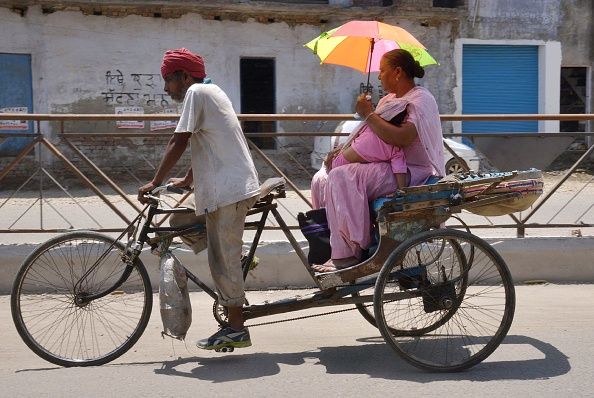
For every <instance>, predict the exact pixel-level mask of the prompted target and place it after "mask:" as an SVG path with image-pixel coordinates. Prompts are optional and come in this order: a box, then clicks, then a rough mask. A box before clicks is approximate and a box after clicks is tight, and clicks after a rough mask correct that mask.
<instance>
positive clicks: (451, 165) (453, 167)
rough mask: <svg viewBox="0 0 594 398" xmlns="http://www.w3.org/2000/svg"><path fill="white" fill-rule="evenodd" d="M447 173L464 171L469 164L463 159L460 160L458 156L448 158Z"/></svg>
mask: <svg viewBox="0 0 594 398" xmlns="http://www.w3.org/2000/svg"><path fill="white" fill-rule="evenodd" d="M445 169H446V174H455V173H464V172H465V171H467V170H468V165H467V164H466V162H464V161H463V160H462V161H460V160H458V159H456V158H453V159H450V160H448V162H447V163H446V165H445Z"/></svg>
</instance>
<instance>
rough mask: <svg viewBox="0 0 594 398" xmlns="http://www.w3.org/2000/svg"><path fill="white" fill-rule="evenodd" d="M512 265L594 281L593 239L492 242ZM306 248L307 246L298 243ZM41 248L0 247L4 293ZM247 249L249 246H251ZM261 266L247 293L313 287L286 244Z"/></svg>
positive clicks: (202, 266)
mask: <svg viewBox="0 0 594 398" xmlns="http://www.w3.org/2000/svg"><path fill="white" fill-rule="evenodd" d="M485 240H486V241H487V242H489V243H490V244H491V245H492V246H493V247H494V248H495V250H497V252H498V253H499V254H500V255H501V256H502V257H503V259H504V260H505V262H506V263H507V265H508V267H509V269H510V272H511V274H512V276H513V278H514V281H515V283H522V282H524V281H528V280H545V281H548V282H581V283H584V282H590V283H591V282H594V237H533V238H487V239H485ZM299 244H300V246H301V248H302V249H304V250H307V248H308V246H307V242H306V241H300V242H299ZM35 247H37V245H36V244H11V245H8V244H0V258H2V266H0V294H7V293H10V290H11V288H12V283H13V281H14V278H15V276H16V273H17V272H18V269H19V268H20V266H21V263H22V262H23V260H24V259H25V257H26V256H27V255H29V253H31V252H32V251H33V250H34V249H35ZM246 250H247V247H246ZM174 253H175V255H176V256H177V257H178V258H179V259H180V260H181V261H182V262H183V263H184V264H185V265H186V266H187V267H188V268H189V269H190V270H191V271H192V272H194V273H196V274H197V275H198V276H199V277H200V278H201V279H203V280H204V281H205V282H206V283H207V284H208V285H210V286H212V280H211V278H210V272H209V270H208V262H207V256H206V253H205V252H202V253H200V254H199V255H197V256H196V255H194V254H193V253H192V252H191V251H189V250H186V249H184V248H181V249H176V250H175V252H174ZM256 256H257V257H258V258H259V265H258V267H257V268H256V269H255V270H253V271H252V272H250V274H249V275H248V279H247V280H246V288H248V289H266V288H293V287H294V288H302V287H314V283H313V281H312V280H311V278H310V276H309V274H308V273H307V271H306V270H305V268H304V267H303V265H302V264H301V261H300V260H299V257H298V256H297V255H296V254H295V251H294V249H293V247H292V246H291V245H290V244H289V243H288V242H286V241H265V242H260V245H259V247H258V250H257V251H256ZM141 259H142V261H143V263H144V264H145V266H146V268H147V270H148V271H149V274H150V276H151V281H152V282H153V287H154V288H157V287H158V278H159V270H158V267H159V266H158V257H156V256H154V255H151V254H150V253H149V252H148V251H147V252H143V254H142V256H141Z"/></svg>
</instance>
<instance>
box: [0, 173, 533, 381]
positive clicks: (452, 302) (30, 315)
mask: <svg viewBox="0 0 594 398" xmlns="http://www.w3.org/2000/svg"><path fill="white" fill-rule="evenodd" d="M541 177H542V176H541V175H540V172H539V171H538V170H529V171H526V172H505V173H494V174H480V175H477V174H460V175H454V176H453V177H449V178H448V177H446V178H445V179H443V180H441V181H439V182H437V183H436V184H433V185H424V186H420V187H409V188H405V189H402V190H399V191H398V192H396V193H395V194H394V195H392V196H391V197H387V198H381V199H380V200H378V201H376V203H375V208H376V212H375V218H376V225H377V231H378V233H379V237H380V238H379V245H378V247H377V250H375V252H374V253H373V254H372V255H371V256H370V257H369V258H368V259H367V260H365V261H364V262H362V263H361V264H358V265H356V266H353V267H350V268H347V269H342V270H338V271H336V272H331V273H314V272H313V271H312V270H311V269H310V267H309V265H308V263H307V256H306V255H305V253H304V252H303V251H302V250H301V248H300V246H299V244H298V243H297V241H296V240H295V238H294V236H293V234H292V233H291V231H290V229H289V228H288V227H287V225H286V223H285V222H284V220H283V219H282V217H281V216H280V214H279V213H278V211H277V209H276V207H277V203H276V202H275V200H276V199H277V198H282V197H285V191H284V180H282V179H271V180H267V181H266V182H265V183H264V185H263V186H262V193H261V196H260V199H259V201H258V202H257V203H256V204H255V205H254V207H253V208H252V209H251V210H250V212H249V213H248V216H253V217H251V219H253V218H254V217H257V218H259V220H258V221H252V222H246V229H255V231H256V232H255V236H254V239H253V242H252V245H251V248H250V250H249V252H248V253H247V254H246V255H245V256H243V257H242V266H243V271H244V277H245V276H246V275H247V273H248V272H249V265H250V264H251V263H252V260H253V259H254V255H255V251H256V248H257V247H258V242H259V240H260V236H261V234H262V231H263V229H264V225H265V223H266V219H267V218H268V216H269V215H270V214H271V215H272V216H273V217H274V218H275V219H276V221H277V222H278V224H279V226H280V227H281V229H282V230H283V231H284V233H285V235H286V237H287V239H288V240H289V242H290V243H291V244H292V246H293V247H294V249H295V252H296V253H297V255H298V256H299V257H300V259H301V261H302V262H303V264H304V265H305V267H306V269H307V270H308V272H309V273H310V274H311V277H312V279H313V281H314V282H315V284H316V285H317V286H318V288H319V290H318V291H316V292H315V293H313V294H311V295H308V296H305V297H295V298H288V299H283V300H279V301H276V302H270V303H268V302H266V303H262V304H249V305H245V306H244V308H243V313H244V317H245V319H246V321H248V320H251V319H254V318H260V317H264V316H268V315H273V314H281V313H288V312H293V311H299V310H303V309H307V308H313V307H324V306H335V305H354V306H355V307H356V308H357V309H358V310H359V312H360V313H361V314H362V315H363V317H364V318H365V319H366V320H367V321H369V322H370V323H371V324H373V325H374V326H376V327H377V328H378V329H379V330H380V332H381V334H382V336H383V338H384V340H385V341H386V343H387V344H388V345H390V346H391V347H392V348H393V349H394V350H395V351H396V353H398V354H399V355H400V356H401V357H402V358H404V359H405V360H406V361H408V362H409V363H411V364H412V365H414V366H417V367H419V368H422V369H425V370H430V371H444V372H445V371H460V370H463V369H466V368H469V367H471V366H474V365H476V364H477V363H479V362H481V361H482V360H484V359H485V358H486V357H488V356H489V355H490V354H491V353H492V352H493V351H494V350H495V349H496V348H497V347H498V346H499V344H500V343H501V341H502V340H503V338H504V337H505V336H506V334H507V332H508V330H509V328H510V326H511V323H512V320H513V315H514V308H515V294H514V285H513V281H512V278H511V275H510V273H509V270H508V268H507V266H506V264H505V262H504V261H503V259H502V258H501V256H500V255H499V254H498V253H497V252H496V251H495V250H494V249H493V247H491V246H490V245H489V244H488V243H487V242H485V241H484V240H482V239H480V238H478V237H476V236H475V235H473V234H471V233H470V232H469V231H463V230H457V229H448V228H440V227H441V226H443V223H444V222H445V221H446V220H447V219H448V218H449V217H450V216H452V215H453V214H455V213H459V212H461V211H462V210H463V209H469V210H472V211H474V212H477V213H479V214H480V213H481V211H483V213H487V214H485V215H488V214H489V213H498V214H505V213H506V212H507V213H510V212H513V211H517V208H518V206H520V207H522V208H527V207H528V206H530V204H531V203H532V202H533V201H534V197H537V196H538V195H539V194H540V193H542V178H541ZM166 189H170V188H168V187H159V188H157V189H155V191H154V192H152V193H151V195H150V196H151V197H153V198H155V196H153V195H155V194H156V193H157V191H163V190H166ZM173 190H175V189H173ZM485 209H486V210H485ZM187 211H193V210H188V209H185V208H171V209H164V208H160V206H159V202H158V201H157V200H155V201H153V202H152V203H151V204H150V205H147V206H146V207H145V208H144V210H143V211H142V212H141V213H140V214H139V215H138V216H137V217H136V218H135V219H134V220H133V221H132V223H131V224H130V225H129V226H128V227H127V228H126V229H125V230H124V232H122V234H121V235H120V236H119V237H118V238H117V239H113V238H112V237H109V236H106V235H103V234H100V233H97V232H92V231H88V232H84V231H75V232H68V233H65V234H62V235H60V236H57V237H55V238H53V239H50V240H49V241H47V242H45V243H43V244H42V245H40V246H39V247H38V248H37V249H36V250H35V251H34V252H32V253H31V254H30V255H29V256H28V257H27V258H26V259H25V261H24V263H23V265H22V267H21V269H20V271H19V272H18V275H17V278H16V280H15V282H14V286H13V290H12V297H11V310H12V316H13V320H14V323H15V325H16V328H17V330H18V332H19V334H20V336H21V337H22V339H23V340H24V342H25V343H26V344H27V346H29V348H30V349H31V350H33V351H34V352H35V353H36V354H37V355H39V356H40V357H42V358H44V359H46V360H48V361H50V362H52V363H55V364H58V365H61V366H89V365H101V364H105V363H107V362H110V361H112V360H114V359H116V358H118V357H119V356H121V355H122V354H124V353H125V352H126V351H127V350H129V349H130V348H131V347H132V346H133V345H134V344H135V343H136V342H137V340H138V339H139V338H140V336H141V335H142V333H143V332H144V330H145V328H146V326H147V323H148V320H149V317H150V313H151V308H152V300H153V288H152V286H151V282H150V280H149V276H148V274H147V271H146V269H145V267H144V265H143V263H142V261H141V259H140V258H139V255H140V253H141V250H142V247H143V245H145V244H148V245H150V246H151V247H153V248H154V247H156V246H158V245H159V244H163V242H167V241H169V242H170V241H171V238H173V237H176V236H180V235H183V234H185V233H189V232H196V231H198V230H200V229H203V228H204V227H203V226H201V225H198V226H196V225H190V226H182V227H178V228H173V227H159V226H155V225H154V223H153V222H152V221H153V218H154V217H155V216H156V215H158V214H167V213H175V212H187ZM143 219H145V221H144V222H142V220H143ZM126 235H128V236H129V237H130V236H131V238H130V239H128V242H127V243H124V242H123V241H121V239H124V238H125V236H126ZM186 274H187V276H188V278H189V279H190V280H192V281H193V282H194V283H196V284H197V285H198V286H199V287H200V288H202V289H203V290H204V291H205V292H206V293H207V294H209V295H210V296H211V297H213V299H214V300H215V302H214V304H213V314H214V317H215V319H216V320H217V321H218V322H219V323H220V324H221V325H223V324H224V323H225V316H226V315H225V309H224V308H223V307H222V306H220V305H218V303H217V302H216V297H217V296H216V293H215V292H214V291H213V290H212V289H211V288H210V287H209V286H207V285H205V284H204V283H203V282H202V281H201V280H200V279H199V278H198V277H197V276H195V275H194V274H193V273H192V272H190V271H189V270H187V269H186ZM248 323H249V322H248ZM248 326H249V325H248Z"/></svg>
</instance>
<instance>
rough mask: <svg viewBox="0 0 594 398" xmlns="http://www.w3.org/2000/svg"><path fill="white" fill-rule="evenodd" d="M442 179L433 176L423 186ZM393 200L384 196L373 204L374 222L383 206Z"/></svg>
mask: <svg viewBox="0 0 594 398" xmlns="http://www.w3.org/2000/svg"><path fill="white" fill-rule="evenodd" d="M441 178H442V177H439V176H431V177H429V178H428V179H427V181H426V182H425V184H423V185H433V184H437V183H438V182H439V181H440V180H441ZM391 200H394V198H393V197H389V196H382V197H380V198H377V199H375V200H374V201H372V202H371V212H372V217H373V220H375V219H376V218H377V211H378V210H379V209H380V208H381V207H382V206H383V204H384V203H386V202H388V201H391Z"/></svg>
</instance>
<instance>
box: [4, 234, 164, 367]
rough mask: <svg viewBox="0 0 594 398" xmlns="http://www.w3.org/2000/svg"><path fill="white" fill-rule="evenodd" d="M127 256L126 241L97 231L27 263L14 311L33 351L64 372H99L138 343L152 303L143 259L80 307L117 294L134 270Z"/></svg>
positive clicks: (50, 245) (55, 245) (49, 246)
mask: <svg viewBox="0 0 594 398" xmlns="http://www.w3.org/2000/svg"><path fill="white" fill-rule="evenodd" d="M124 249H125V247H124V245H123V244H122V243H121V242H116V241H115V240H114V239H112V238H110V237H108V236H105V235H102V234H99V233H96V232H70V233H66V234H63V235H60V236H57V237H55V238H53V239H50V240H49V241H47V242H45V243H44V244H42V245H41V246H39V247H38V248H37V249H36V250H35V251H34V252H33V253H31V254H30V255H29V256H28V257H27V258H26V259H25V261H24V263H23V265H22V266H21V269H20V271H19V272H18V274H17V278H16V280H15V282H14V285H13V288H12V296H11V310H12V319H13V321H14V324H15V326H16V328H17V331H18V332H19V334H20V336H21V338H22V339H23V341H24V342H25V343H26V344H27V346H28V347H29V348H30V349H31V350H33V352H35V353H36V354H37V355H39V356H40V357H41V358H43V359H45V360H47V361H49V362H52V363H55V364H57V365H60V366H92V365H102V364H104V363H107V362H110V361H112V360H114V359H116V358H118V357H119V356H121V355H122V354H124V353H125V352H126V351H128V350H129V349H130V347H132V346H133V345H134V343H136V341H137V340H138V339H139V338H140V336H141V335H142V332H143V331H144V329H145V328H146V325H147V323H148V320H149V317H150V314H151V309H152V303H153V301H152V300H153V296H152V288H151V284H150V280H149V277H148V274H147V272H146V269H145V268H144V265H143V264H142V262H141V261H140V260H139V259H136V261H135V262H134V266H133V268H132V270H131V273H130V275H129V276H128V278H126V280H125V281H124V282H123V283H122V284H121V285H120V286H118V287H117V288H116V289H115V290H114V291H112V292H111V293H110V294H108V295H106V296H104V297H101V298H98V299H95V300H91V301H86V300H82V301H81V300H80V298H81V297H85V296H90V295H93V294H98V293H101V292H105V291H106V290H108V289H110V288H112V287H114V285H115V284H116V283H117V282H118V281H119V280H120V278H121V277H122V275H123V273H124V272H125V271H126V269H127V268H128V267H127V265H126V264H125V263H124V261H123V260H122V254H123V251H124ZM89 270H90V271H89ZM84 274H88V275H87V276H86V277H85V278H84V279H82V280H81V277H82V276H83V275H84Z"/></svg>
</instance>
